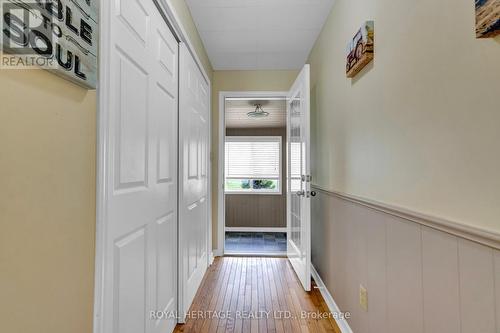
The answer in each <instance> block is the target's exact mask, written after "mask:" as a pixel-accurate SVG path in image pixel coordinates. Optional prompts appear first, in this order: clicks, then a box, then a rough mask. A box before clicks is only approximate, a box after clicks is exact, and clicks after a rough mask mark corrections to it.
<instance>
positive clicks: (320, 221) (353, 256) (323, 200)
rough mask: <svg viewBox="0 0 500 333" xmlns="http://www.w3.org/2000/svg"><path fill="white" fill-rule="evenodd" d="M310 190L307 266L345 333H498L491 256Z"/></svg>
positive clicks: (498, 285)
mask: <svg viewBox="0 0 500 333" xmlns="http://www.w3.org/2000/svg"><path fill="white" fill-rule="evenodd" d="M313 188H315V187H313ZM316 190H317V191H318V196H317V197H316V198H315V199H314V200H312V214H313V218H312V221H313V222H312V253H313V255H312V262H313V265H314V267H315V268H316V270H317V271H318V273H319V275H320V276H321V279H322V280H323V282H324V283H325V284H326V286H327V288H328V290H329V291H330V293H331V295H332V296H333V298H334V300H335V302H336V304H337V305H338V307H339V308H340V310H342V311H344V312H345V311H348V312H350V313H351V314H352V317H351V318H350V319H349V320H348V322H349V325H350V327H351V329H352V331H353V332H356V333H378V332H386V333H401V332H405V333H407V332H425V333H438V332H439V333H448V332H449V333H452V332H453V333H458V332H481V333H496V332H499V331H500V320H499V319H500V313H499V310H498V309H500V251H499V250H496V249H493V248H491V247H488V246H486V245H481V244H478V243H475V242H472V241H469V240H466V239H464V238H462V237H458V236H456V235H451V234H449V233H445V232H442V231H438V230H436V229H434V228H430V227H427V226H423V225H421V224H419V223H416V222H412V221H408V220H406V219H403V218H400V217H397V216H394V215H392V214H389V213H385V212H381V211H378V210H376V209H372V208H369V207H367V206H365V205H362V204H360V203H355V202H352V201H349V200H347V199H343V198H341V197H339V196H336V195H333V194H330V193H328V192H325V191H321V190H319V189H318V188H316ZM360 284H363V286H365V287H366V288H367V290H368V311H364V310H362V309H361V307H360V306H359V285H360Z"/></svg>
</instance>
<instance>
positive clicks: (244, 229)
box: [225, 227, 286, 232]
mask: <svg viewBox="0 0 500 333" xmlns="http://www.w3.org/2000/svg"><path fill="white" fill-rule="evenodd" d="M225 230H226V231H229V232H286V227H285V228H266V227H260V228H259V227H257V228H253V227H234V228H233V227H226V229H225Z"/></svg>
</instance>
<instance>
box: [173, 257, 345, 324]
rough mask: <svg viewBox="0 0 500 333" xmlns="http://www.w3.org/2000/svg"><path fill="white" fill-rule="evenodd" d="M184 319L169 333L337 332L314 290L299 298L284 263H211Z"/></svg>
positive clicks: (233, 259)
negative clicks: (187, 315)
mask: <svg viewBox="0 0 500 333" xmlns="http://www.w3.org/2000/svg"><path fill="white" fill-rule="evenodd" d="M224 286H227V288H224ZM199 311H203V312H199ZM267 313H268V315H267ZM273 313H274V315H273ZM280 314H282V315H281V316H280ZM303 314H308V316H309V317H310V319H302V318H303V317H304V316H302V315H303ZM318 314H320V315H324V317H325V318H323V319H316V318H312V317H313V315H318ZM190 315H191V317H192V318H189V317H188V319H187V320H186V324H185V325H177V328H176V330H175V332H186V333H202V332H204V333H215V332H259V333H266V332H286V333H289V332H290V333H291V332H335V333H339V332H340V331H339V329H338V328H337V325H336V323H335V320H334V319H333V318H331V319H329V318H328V317H329V316H331V315H329V313H328V308H327V305H326V304H325V302H324V300H323V297H322V296H321V293H320V292H319V290H318V289H316V288H313V290H312V291H311V292H305V291H304V290H303V288H302V286H301V284H300V282H299V281H298V280H297V277H296V276H295V273H294V272H293V270H292V267H291V266H290V263H289V262H288V260H287V259H284V258H251V257H220V258H216V259H215V261H214V263H213V264H212V265H211V266H210V268H209V269H208V271H207V274H206V275H205V278H204V280H203V282H202V285H201V287H200V289H199V290H198V293H197V295H196V297H195V299H194V301H193V305H192V306H191V309H190ZM224 317H225V318H224ZM285 317H288V318H297V319H285Z"/></svg>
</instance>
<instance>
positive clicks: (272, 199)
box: [221, 92, 287, 256]
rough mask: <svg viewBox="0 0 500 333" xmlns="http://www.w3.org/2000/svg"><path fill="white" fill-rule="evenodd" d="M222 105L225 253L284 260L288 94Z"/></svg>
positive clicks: (249, 95)
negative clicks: (282, 257) (277, 257)
mask: <svg viewBox="0 0 500 333" xmlns="http://www.w3.org/2000/svg"><path fill="white" fill-rule="evenodd" d="M222 103H223V104H222V105H223V117H222V118H223V123H222V132H221V133H222V134H223V135H222V140H221V142H222V143H223V144H222V146H223V147H222V148H223V154H222V158H223V159H222V160H221V162H222V164H221V165H223V168H221V169H222V171H223V177H222V178H221V179H222V180H223V181H222V182H223V184H222V186H223V191H222V193H221V196H222V198H221V199H222V201H223V202H222V205H223V215H221V217H222V218H223V225H222V229H223V235H222V240H223V248H224V254H225V255H259V256H286V250H287V236H286V200H287V199H286V151H287V149H286V142H287V139H286V137H287V133H286V119H287V117H286V110H287V105H286V94H285V93H282V92H274V93H272V92H271V93H269V92H267V93H259V92H245V93H228V94H227V95H226V96H224V99H223V101H222Z"/></svg>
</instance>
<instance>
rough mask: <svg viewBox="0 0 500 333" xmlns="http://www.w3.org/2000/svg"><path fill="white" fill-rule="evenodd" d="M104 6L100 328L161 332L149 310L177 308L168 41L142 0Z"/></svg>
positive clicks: (174, 53) (164, 323) (174, 96)
mask: <svg viewBox="0 0 500 333" xmlns="http://www.w3.org/2000/svg"><path fill="white" fill-rule="evenodd" d="M110 6H111V11H110V17H109V22H110V28H111V30H110V36H109V38H110V44H109V49H107V50H103V52H106V53H108V55H109V59H110V60H109V61H110V68H109V69H108V68H103V69H102V71H103V72H105V74H104V75H106V76H107V77H108V81H107V84H108V85H109V89H108V90H109V94H110V96H109V105H108V108H107V109H104V110H101V111H102V112H107V113H108V120H109V127H108V133H109V137H108V142H107V146H106V149H107V151H106V155H107V167H106V179H107V182H106V186H107V189H106V196H107V202H108V204H107V205H108V206H107V207H106V213H107V217H106V223H105V231H104V234H105V236H104V237H105V239H104V249H103V251H104V255H105V259H104V278H103V281H104V282H103V290H104V295H103V310H102V313H103V317H102V318H101V320H102V328H103V330H102V331H103V332H102V333H142V332H148V333H150V332H171V331H173V329H174V327H175V325H176V319H175V318H171V319H168V320H151V318H150V311H176V310H177V278H178V275H177V165H178V157H177V124H178V43H177V41H176V40H175V38H174V36H173V35H172V33H171V32H170V30H169V28H168V27H167V24H166V23H165V22H164V21H163V19H162V17H161V15H160V13H159V12H158V10H157V8H156V7H155V5H154V3H153V1H152V0H114V1H111V2H110ZM108 70H109V72H107V71H108Z"/></svg>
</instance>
